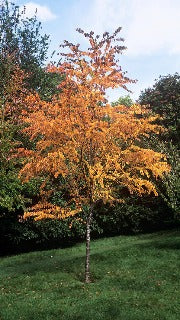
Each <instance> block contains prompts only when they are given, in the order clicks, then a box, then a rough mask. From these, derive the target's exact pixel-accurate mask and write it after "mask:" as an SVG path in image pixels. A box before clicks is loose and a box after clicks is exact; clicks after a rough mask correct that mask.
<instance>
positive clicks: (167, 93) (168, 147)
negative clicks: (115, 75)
mask: <svg viewBox="0 0 180 320" xmlns="http://www.w3.org/2000/svg"><path fill="white" fill-rule="evenodd" d="M139 102H140V103H141V104H145V105H148V106H149V108H150V110H151V111H152V112H154V113H158V114H159V115H160V116H161V119H159V120H158V122H160V123H161V124H162V125H163V126H164V127H165V128H166V130H165V131H164V132H163V133H162V134H161V136H160V137H159V138H158V139H157V137H155V136H154V135H151V137H150V139H148V141H146V144H147V145H149V146H152V147H154V148H155V149H156V150H157V151H160V150H163V152H165V153H166V154H167V156H168V159H169V160H168V161H169V163H170V164H171V172H170V173H169V174H168V175H167V176H166V177H164V178H163V179H162V180H161V182H160V183H159V184H158V185H157V187H158V188H159V194H160V195H161V197H162V199H163V201H165V202H166V203H167V204H168V207H169V209H170V210H172V212H173V213H174V215H175V216H176V217H178V212H179V201H180V181H179V146H180V144H179V130H180V75H179V74H178V73H175V74H174V75H170V74H169V75H167V76H160V77H159V79H158V80H156V82H155V84H154V85H153V87H152V88H148V89H146V90H145V91H144V92H141V95H140V97H139Z"/></svg>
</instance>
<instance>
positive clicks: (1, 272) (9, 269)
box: [0, 231, 180, 320]
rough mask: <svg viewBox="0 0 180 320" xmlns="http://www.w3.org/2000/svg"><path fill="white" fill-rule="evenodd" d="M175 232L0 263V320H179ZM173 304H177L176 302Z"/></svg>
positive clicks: (122, 238) (113, 240)
mask: <svg viewBox="0 0 180 320" xmlns="http://www.w3.org/2000/svg"><path fill="white" fill-rule="evenodd" d="M179 239H180V238H179V237H178V232H177V231H168V232H159V233H155V234H147V235H140V236H131V237H127V236H119V237H114V238H107V239H101V240H96V241H92V246H91V271H92V274H93V283H90V284H86V285H85V284H84V283H83V272H84V260H85V259H84V253H85V246H84V244H78V245H76V246H74V247H72V248H66V249H59V250H58V249H56V250H50V251H41V252H33V253H27V254H20V255H17V256H12V257H6V258H1V262H0V320H20V319H24V320H31V319H33V320H35V319H37V320H47V319H48V320H54V319H56V320H98V319H99V320H111V319H113V320H164V319H167V320H179V319H180V307H179V304H178V302H179V303H180V299H179V297H180V288H179V284H180V283H179V270H178V267H179V266H178V264H179V262H180V259H179V260H178V258H179V252H178V240H179ZM178 300H179V301H178Z"/></svg>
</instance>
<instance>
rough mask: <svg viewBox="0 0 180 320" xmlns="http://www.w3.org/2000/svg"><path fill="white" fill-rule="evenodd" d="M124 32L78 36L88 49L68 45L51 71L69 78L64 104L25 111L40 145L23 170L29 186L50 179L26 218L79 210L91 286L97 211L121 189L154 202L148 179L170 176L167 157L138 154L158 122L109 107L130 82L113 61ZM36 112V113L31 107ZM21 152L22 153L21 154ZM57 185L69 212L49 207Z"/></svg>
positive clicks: (34, 101)
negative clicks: (115, 91)
mask: <svg viewBox="0 0 180 320" xmlns="http://www.w3.org/2000/svg"><path fill="white" fill-rule="evenodd" d="M120 30H121V28H119V29H117V30H116V31H115V32H114V34H113V35H109V33H108V32H106V33H104V34H103V37H102V38H101V37H100V36H94V33H93V32H90V33H89V34H88V33H85V32H84V31H83V30H81V29H78V31H79V32H80V33H81V34H83V35H84V36H85V37H86V38H87V39H88V40H89V44H90V47H89V48H88V50H87V51H81V50H80V49H79V45H73V44H72V43H69V42H68V41H65V43H64V45H63V46H62V47H68V49H69V50H70V53H63V54H62V56H63V57H64V59H65V60H64V63H63V64H62V65H61V66H59V67H58V68H57V67H54V66H51V67H50V71H51V72H57V73H60V74H62V73H64V75H65V79H64V81H63V82H62V83H61V85H60V87H61V88H62V93H61V94H60V95H59V99H58V100H57V98H56V99H54V101H53V102H51V103H45V102H42V101H41V100H40V98H38V96H35V97H34V96H30V97H29V98H28V99H27V103H28V104H29V108H30V109H31V107H30V106H32V108H33V111H32V112H30V113H29V114H27V115H26V113H25V116H24V121H25V123H26V124H28V126H27V127H26V128H25V129H24V131H25V132H26V133H27V134H29V136H30V137H31V139H32V140H33V139H35V138H37V137H38V136H39V135H40V136H41V139H40V140H39V141H38V142H37V144H36V150H34V151H29V152H27V151H26V150H25V151H24V155H27V163H26V164H25V166H24V168H23V169H22V170H21V177H23V178H24V179H25V181H26V180H29V179H31V178H32V177H34V176H37V175H43V176H47V180H46V181H44V183H43V185H42V196H43V198H42V201H41V203H39V204H37V205H35V206H34V207H33V208H31V210H30V211H29V212H27V213H26V214H25V218H27V217H29V216H34V217H35V219H36V220H39V219H43V218H64V217H66V216H69V215H74V214H76V213H78V212H79V211H80V210H82V211H83V212H84V215H85V216H86V227H87V229H86V266H85V281H86V282H89V281H90V268H89V259H90V228H91V223H92V217H93V212H94V206H95V205H96V203H97V202H98V201H99V200H103V202H110V203H111V202H113V201H118V200H120V199H119V196H118V193H117V188H116V186H117V185H122V186H124V187H127V188H128V190H129V191H130V193H139V194H140V195H141V194H144V193H154V194H157V192H156V189H155V186H154V184H153V183H152V182H151V181H150V176H151V174H152V175H154V176H155V177H158V176H161V175H162V174H163V173H164V172H166V171H168V170H169V168H168V165H167V163H166V159H165V156H164V155H162V154H161V153H157V152H154V151H153V150H151V149H144V148H141V147H139V146H138V144H137V141H138V139H140V137H141V136H144V135H148V133H149V132H151V131H153V132H156V133H157V132H159V130H160V128H159V126H158V125H154V124H152V122H153V121H154V120H155V119H156V117H148V116H147V117H146V116H145V115H146V114H147V111H146V110H145V109H144V108H141V107H140V106H137V105H133V106H132V107H126V106H122V105H121V106H116V107H112V106H111V105H110V104H108V103H107V100H106V98H105V93H106V89H107V88H115V87H123V88H126V84H127V83H129V82H132V80H130V79H128V78H127V77H125V76H124V74H123V72H122V71H121V68H119V61H118V60H116V58H115V55H116V54H118V53H121V52H122V51H123V50H124V47H123V46H121V45H119V44H117V43H118V41H122V39H121V38H118V34H119V32H120ZM34 106H35V107H34ZM142 114H143V115H144V117H142ZM20 151H23V150H20ZM51 179H55V180H56V179H59V181H60V183H59V189H60V190H64V187H65V188H66V190H67V192H68V195H67V197H66V204H64V205H63V206H61V207H58V206H55V205H52V204H51V203H48V202H47V200H48V198H50V195H51V190H50V192H49V190H47V189H46V185H47V181H49V180H51Z"/></svg>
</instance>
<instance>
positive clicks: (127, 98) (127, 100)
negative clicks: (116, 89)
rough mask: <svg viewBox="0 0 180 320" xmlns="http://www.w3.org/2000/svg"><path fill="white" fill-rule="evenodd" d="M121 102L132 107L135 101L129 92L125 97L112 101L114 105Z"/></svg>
mask: <svg viewBox="0 0 180 320" xmlns="http://www.w3.org/2000/svg"><path fill="white" fill-rule="evenodd" d="M119 104H122V105H124V106H126V107H130V106H132V105H133V104H134V102H133V100H132V99H131V97H130V95H129V94H128V95H126V96H124V97H120V98H119V99H118V100H117V101H115V102H112V106H118V105H119Z"/></svg>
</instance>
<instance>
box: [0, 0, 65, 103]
mask: <svg viewBox="0 0 180 320" xmlns="http://www.w3.org/2000/svg"><path fill="white" fill-rule="evenodd" d="M25 11H26V8H25V7H24V9H23V11H21V10H20V8H19V6H17V5H15V4H14V3H9V1H7V0H3V1H2V4H1V5H0V58H1V59H2V60H5V59H6V57H8V56H11V57H12V56H13V57H14V63H15V64H18V65H19V67H20V69H21V70H23V71H24V72H25V73H26V75H27V76H26V79H25V83H26V87H27V88H28V89H31V90H35V91H37V92H39V94H40V95H41V97H42V98H43V99H47V100H48V99H50V98H51V96H52V95H53V94H55V93H56V92H57V88H56V85H57V84H58V83H59V82H60V80H61V75H58V78H57V75H53V74H48V73H47V72H46V68H45V67H44V63H45V62H46V60H47V56H48V49H49V36H48V35H46V34H45V35H42V34H41V33H42V32H41V31H42V26H41V22H39V21H38V20H37V16H36V12H35V13H34V16H33V17H32V18H25V15H24V14H25ZM0 75H1V74H0ZM1 77H2V75H1Z"/></svg>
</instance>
